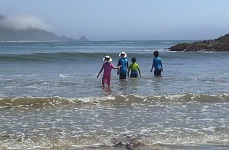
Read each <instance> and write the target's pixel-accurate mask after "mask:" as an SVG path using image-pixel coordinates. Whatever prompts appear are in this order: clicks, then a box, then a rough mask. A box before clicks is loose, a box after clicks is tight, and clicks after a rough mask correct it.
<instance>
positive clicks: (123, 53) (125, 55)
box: [119, 52, 127, 58]
mask: <svg viewBox="0 0 229 150" xmlns="http://www.w3.org/2000/svg"><path fill="white" fill-rule="evenodd" d="M121 55H124V56H123V57H124V58H125V57H127V54H126V53H125V52H121V53H119V57H121Z"/></svg>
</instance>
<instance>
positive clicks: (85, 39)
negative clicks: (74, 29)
mask: <svg viewBox="0 0 229 150" xmlns="http://www.w3.org/2000/svg"><path fill="white" fill-rule="evenodd" d="M78 41H80V42H87V41H90V40H88V39H87V38H86V36H84V35H83V36H81V37H80V38H79V40H78Z"/></svg>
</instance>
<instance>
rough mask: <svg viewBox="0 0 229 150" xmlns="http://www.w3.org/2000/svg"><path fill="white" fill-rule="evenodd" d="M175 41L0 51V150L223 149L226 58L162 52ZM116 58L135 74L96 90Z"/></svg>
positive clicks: (228, 82) (227, 137) (228, 142)
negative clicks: (157, 64)
mask: <svg viewBox="0 0 229 150" xmlns="http://www.w3.org/2000/svg"><path fill="white" fill-rule="evenodd" d="M180 42H184V41H97V42H96V41H94V42H46V43H44V42H10V43H0V115H1V117H0V149H104V150H105V149H143V150H148V149H149V150H150V149H165V150H174V149H192V150H193V149H196V150H201V149H229V61H228V60H229V59H228V58H229V52H204V51H203V52H170V51H169V50H168V48H169V47H170V46H173V45H175V44H177V43H180ZM188 42H191V41H188ZM154 50H158V51H159V53H160V57H161V59H162V63H163V67H164V71H163V72H162V76H161V77H159V78H156V77H154V76H153V73H152V72H150V69H151V65H152V60H153V51H154ZM122 51H125V52H126V53H127V56H128V60H129V63H131V62H130V60H131V57H136V58H137V63H138V64H139V66H140V68H141V72H142V76H141V77H139V78H138V79H130V78H128V79H127V80H122V81H120V80H119V79H118V75H117V74H116V70H113V71H112V80H111V88H110V89H108V88H102V85H101V77H102V74H101V76H100V77H99V78H97V77H96V76H97V74H98V72H99V70H100V69H101V66H102V64H103V57H104V56H105V55H110V56H111V57H112V59H113V61H112V63H113V64H114V65H117V62H118V59H119V58H118V55H119V53H120V52H122Z"/></svg>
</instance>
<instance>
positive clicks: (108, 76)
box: [97, 56, 120, 87]
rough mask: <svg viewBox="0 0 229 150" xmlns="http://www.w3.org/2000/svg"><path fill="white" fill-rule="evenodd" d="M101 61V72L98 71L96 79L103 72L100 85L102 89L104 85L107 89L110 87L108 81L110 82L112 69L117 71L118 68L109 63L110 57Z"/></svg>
mask: <svg viewBox="0 0 229 150" xmlns="http://www.w3.org/2000/svg"><path fill="white" fill-rule="evenodd" d="M103 61H105V63H104V64H103V65H102V68H101V70H100V71H99V74H98V75H97V78H98V77H99V75H100V73H101V72H102V71H103V70H104V72H103V78H102V85H103V87H104V86H105V84H107V86H108V87H110V81H111V70H112V69H119V68H120V66H118V67H115V66H114V65H113V64H112V63H111V61H112V59H111V57H110V56H105V57H104V58H103Z"/></svg>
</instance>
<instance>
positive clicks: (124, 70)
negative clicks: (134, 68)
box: [117, 52, 129, 79]
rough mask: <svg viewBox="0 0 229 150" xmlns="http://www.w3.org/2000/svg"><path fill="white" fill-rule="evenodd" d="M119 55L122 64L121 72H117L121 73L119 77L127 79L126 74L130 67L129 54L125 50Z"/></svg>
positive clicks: (119, 63) (119, 62)
mask: <svg viewBox="0 0 229 150" xmlns="http://www.w3.org/2000/svg"><path fill="white" fill-rule="evenodd" d="M119 57H121V58H120V59H119V61H118V65H117V66H120V65H121V68H120V69H119V72H117V74H119V79H126V74H127V69H128V67H129V65H128V60H127V58H126V57H127V54H126V53H125V52H121V53H120V54H119Z"/></svg>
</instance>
